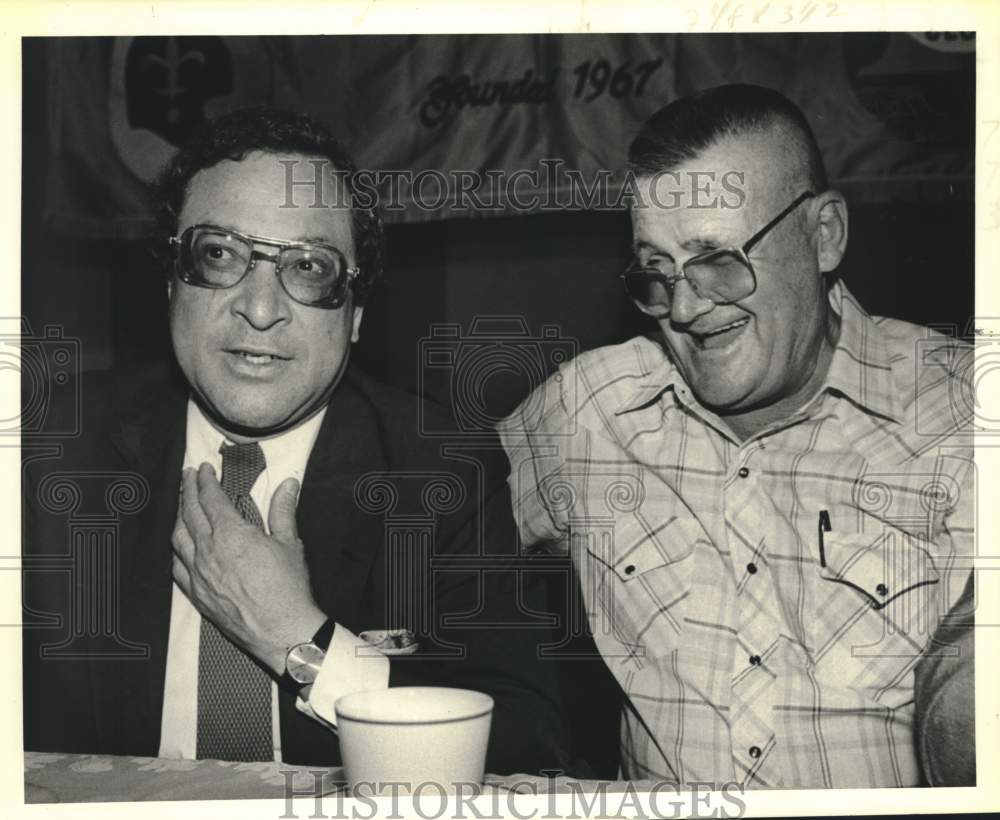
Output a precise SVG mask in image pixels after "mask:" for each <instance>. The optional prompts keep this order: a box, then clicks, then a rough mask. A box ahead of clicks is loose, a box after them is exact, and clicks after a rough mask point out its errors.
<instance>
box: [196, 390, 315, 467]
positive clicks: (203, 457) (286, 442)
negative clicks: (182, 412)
mask: <svg viewBox="0 0 1000 820" xmlns="http://www.w3.org/2000/svg"><path fill="white" fill-rule="evenodd" d="M325 415H326V407H324V408H323V409H322V410H321V411H320V412H319V413H317V414H316V415H314V416H311V417H310V418H308V419H307V420H306V421H304V422H303V423H302V424H300V425H298V426H297V427H293V428H292V429H291V430H286V431H285V432H283V433H280V434H278V435H276V436H271V437H270V438H266V439H262V440H261V441H260V447H261V450H263V451H264V460H265V462H266V464H267V470H268V472H269V473H270V474H271V475H274V476H281V477H282V478H297V479H299V480H300V481H301V480H302V477H303V475H304V474H305V469H306V463H307V461H308V460H309V454H310V453H311V452H312V448H313V444H315V442H316V436H317V435H319V428H320V426H321V425H322V423H323V417H324V416H325ZM187 423H188V424H187V430H188V433H187V442H188V443H187V451H188V452H187V456H188V461H189V462H190V463H188V464H187V465H186V466H191V467H197V466H198V464H200V463H201V462H202V461H207V462H208V463H210V464H212V465H213V466H214V467H215V469H216V471H218V472H219V473H220V474H221V470H222V456H221V454H220V453H219V448H220V447H221V446H222V444H223V443H228V444H232V442H231V441H230V440H229V439H227V438H226V436H225V435H224V434H223V433H222V432H220V431H219V430H218V429H216V428H215V427H214V426H213V425H212V423H211V422H209V420H208V419H207V418H206V417H205V414H204V413H203V412H202V410H201V408H200V407H199V406H198V405H197V404H196V403H195V402H194V400H192V399H188V407H187Z"/></svg>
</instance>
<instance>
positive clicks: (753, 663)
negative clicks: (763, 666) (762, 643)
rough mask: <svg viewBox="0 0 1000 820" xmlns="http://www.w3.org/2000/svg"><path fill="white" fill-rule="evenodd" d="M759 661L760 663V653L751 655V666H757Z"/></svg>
mask: <svg viewBox="0 0 1000 820" xmlns="http://www.w3.org/2000/svg"><path fill="white" fill-rule="evenodd" d="M759 663H760V655H751V656H750V665H751V666H756V665H757V664H759Z"/></svg>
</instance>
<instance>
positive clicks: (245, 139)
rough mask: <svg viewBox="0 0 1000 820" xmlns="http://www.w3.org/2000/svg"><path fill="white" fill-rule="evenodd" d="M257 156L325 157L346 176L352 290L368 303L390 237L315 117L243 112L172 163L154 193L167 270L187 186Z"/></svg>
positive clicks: (156, 241)
mask: <svg viewBox="0 0 1000 820" xmlns="http://www.w3.org/2000/svg"><path fill="white" fill-rule="evenodd" d="M254 151H264V152H266V153H274V154H302V155H304V156H307V157H318V158H323V159H327V160H329V161H330V162H331V163H332V164H333V167H334V168H335V169H336V170H337V171H339V172H342V173H343V176H344V180H345V185H346V188H347V191H348V193H349V194H350V197H351V203H352V207H351V223H352V228H353V232H354V245H355V250H356V252H357V256H358V259H357V264H358V267H359V268H360V269H361V272H360V274H359V276H358V277H357V278H356V279H355V280H354V281H353V282H352V290H353V294H354V302H355V304H363V303H364V301H365V299H366V297H367V296H368V294H369V293H370V292H371V289H372V287H373V286H374V284H375V282H376V281H377V280H378V279H379V278H380V277H381V275H382V262H383V255H384V250H383V248H384V243H385V234H384V229H383V226H382V219H381V216H380V215H379V212H378V208H377V205H376V203H375V202H374V201H373V202H370V203H364V204H365V207H361V204H362V203H361V201H360V200H359V197H358V191H357V189H356V187H355V185H354V175H355V174H356V173H357V168H356V167H355V165H354V162H353V160H352V159H351V157H350V155H349V154H348V153H347V150H346V149H345V148H344V146H343V145H342V144H341V143H340V141H339V140H337V138H336V137H334V136H333V133H332V132H331V131H330V130H329V129H328V128H327V127H326V126H325V125H324V124H323V123H321V122H319V121H318V120H316V119H315V118H313V117H310V116H308V115H306V114H301V113H296V112H292V111H281V110H277V109H273V108H265V107H258V108H244V109H241V110H239V111H234V112H233V113H231V114H226V115H224V116H222V117H218V118H217V119H214V120H212V121H210V122H209V123H207V124H206V126H205V127H203V128H202V130H201V131H200V132H199V133H197V134H196V135H195V136H194V137H193V138H192V139H191V140H189V141H188V142H187V143H186V144H185V145H184V146H183V147H182V148H181V149H180V151H178V152H177V154H175V155H174V157H173V159H171V160H170V162H169V163H167V165H166V167H165V168H164V169H163V171H162V172H161V173H160V175H159V177H158V178H157V179H156V181H155V182H154V183H153V185H152V188H151V193H152V196H153V201H154V202H155V203H156V224H155V227H154V230H153V235H152V237H151V240H152V249H153V252H154V254H155V255H156V257H157V259H159V260H160V262H161V263H162V264H163V267H164V270H165V271H166V272H167V274H168V275H172V272H173V257H172V255H171V254H170V252H169V238H170V237H171V236H174V235H175V234H176V231H177V224H178V218H179V216H180V212H181V209H182V208H183V207H184V201H185V199H186V198H187V194H188V185H189V184H190V182H191V180H192V179H193V178H194V176H195V175H196V174H197V173H198V172H199V171H204V170H206V169H208V168H211V167H213V166H214V165H216V164H218V163H220V162H222V161H224V160H234V161H239V160H241V159H243V158H244V157H245V156H246V155H247V154H250V153H252V152H254ZM369 205H370V207H368V206H369Z"/></svg>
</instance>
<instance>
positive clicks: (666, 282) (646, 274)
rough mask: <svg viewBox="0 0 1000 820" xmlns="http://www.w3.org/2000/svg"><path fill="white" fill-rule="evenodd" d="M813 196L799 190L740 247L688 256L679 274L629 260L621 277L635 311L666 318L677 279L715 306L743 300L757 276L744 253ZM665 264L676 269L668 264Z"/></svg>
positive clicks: (755, 284) (672, 264) (755, 281)
mask: <svg viewBox="0 0 1000 820" xmlns="http://www.w3.org/2000/svg"><path fill="white" fill-rule="evenodd" d="M814 196H815V194H814V193H813V192H812V191H803V192H802V193H801V194H799V195H798V196H797V197H796V198H795V199H794V200H792V202H791V204H789V205H788V206H787V207H786V208H785V209H784V210H782V211H781V213H779V214H778V215H777V216H776V217H774V219H772V220H771V221H770V222H768V223H767V224H766V225H765V226H764V227H763V228H761V229H760V230H759V231H757V233H755V234H754V235H753V236H751V237H750V238H749V239H748V240H747V241H746V242H744V243H743V245H741V246H740V247H738V248H716V249H714V250H710V251H705V252H704V253H699V254H697V255H696V256H692V257H691V258H690V259H688V260H686V261H685V262H684V263H683V264H682V265H681V272H680V273H674V272H673V271H672V270H669V271H665V270H664V269H663V267H661V266H659V265H650V264H647V263H642V262H639V261H638V260H636V261H633V262H632V264H631V265H629V267H628V268H627V269H626V270H625V272H624V273H623V274H622V275H621V280H622V284H623V285H624V286H625V292H626V293H628V295H629V296H630V297H631V298H632V301H633V302H635V304H636V307H638V308H639V310H641V311H642V312H643V313H646V314H648V315H650V316H653V317H654V318H657V319H662V318H665V317H666V316H668V315H670V310H671V306H672V304H673V295H674V288H676V286H677V283H678V282H679V281H680V280H681V279H686V280H687V282H688V284H689V285H691V288H692V289H693V290H694V292H695V293H696V294H697V295H698V296H700V297H701V298H703V299H710V300H711V301H712V302H714V303H715V304H717V305H730V304H732V303H733V302H738V301H739V300H740V299H746V298H747V297H748V296H750V295H751V294H752V293H753V292H754V291H755V290H756V289H757V274H756V272H755V271H754V268H753V263H752V262H751V261H750V257H749V256H748V254H749V253H750V251H751V250H752V249H753V247H754V246H755V245H757V243H758V242H760V241H761V240H762V239H763V238H764V237H765V236H767V234H768V233H769V232H770V231H771V230H772V229H773V228H774V227H775V226H777V225H778V223H779V222H781V220H783V219H784V218H785V217H786V216H788V215H789V214H790V213H791V212H792V211H794V210H795V209H796V208H797V207H798V206H799V205H801V204H802V203H803V202H805V201H806V200H807V199H810V198H811V197H814ZM669 265H670V266H671V267H672V268H676V266H675V265H674V263H673V262H672V261H670V262H669Z"/></svg>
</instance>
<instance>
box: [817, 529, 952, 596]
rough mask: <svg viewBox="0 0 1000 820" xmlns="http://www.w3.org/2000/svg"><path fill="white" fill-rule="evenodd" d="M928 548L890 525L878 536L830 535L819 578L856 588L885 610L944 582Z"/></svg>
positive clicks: (825, 545)
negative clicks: (919, 589)
mask: <svg viewBox="0 0 1000 820" xmlns="http://www.w3.org/2000/svg"><path fill="white" fill-rule="evenodd" d="M928 546H929V543H928V542H927V541H925V540H922V539H920V538H917V537H916V536H913V535H911V534H910V533H907V532H904V531H902V530H898V529H895V528H891V527H888V526H886V527H885V528H884V530H883V531H882V532H881V533H880V534H878V535H875V536H873V535H872V534H871V533H851V534H840V533H832V532H831V533H827V534H826V538H825V539H824V552H825V555H826V566H822V567H820V575H821V576H822V577H823V578H826V579H827V580H829V581H836V582H837V583H841V584H847V585H848V586H851V587H854V588H855V589H856V590H857V591H858V592H860V593H862V594H863V595H865V597H866V598H867V599H868V601H869V603H870V604H871V606H872V608H873V609H882V607H884V606H886V605H887V604H889V603H890V602H891V601H893V600H894V599H896V598H898V597H899V596H900V595H903V594H904V593H906V592H909V591H910V590H912V589H916V588H917V587H921V586H926V585H927V584H936V583H937V582H938V581H940V580H941V577H940V575H939V573H938V570H937V566H936V565H935V563H934V559H933V558H932V557H931V554H930V552H929V551H928Z"/></svg>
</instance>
